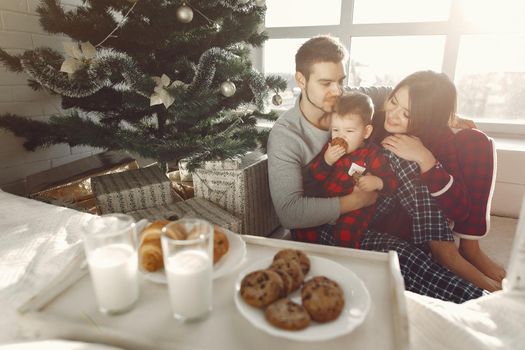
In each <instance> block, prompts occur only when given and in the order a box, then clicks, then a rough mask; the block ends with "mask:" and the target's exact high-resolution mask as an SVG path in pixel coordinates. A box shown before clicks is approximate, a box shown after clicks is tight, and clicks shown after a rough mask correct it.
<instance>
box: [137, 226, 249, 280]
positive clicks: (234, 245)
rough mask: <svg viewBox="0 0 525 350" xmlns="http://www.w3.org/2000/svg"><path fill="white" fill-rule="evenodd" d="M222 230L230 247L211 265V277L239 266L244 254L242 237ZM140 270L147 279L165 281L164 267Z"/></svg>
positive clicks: (244, 244)
mask: <svg viewBox="0 0 525 350" xmlns="http://www.w3.org/2000/svg"><path fill="white" fill-rule="evenodd" d="M222 230H223V231H224V233H225V234H226V237H227V238H228V243H229V244H230V248H229V250H228V253H226V255H224V256H223V257H222V258H221V260H219V261H218V262H217V263H216V264H215V265H213V279H216V278H219V277H222V276H224V275H226V274H228V273H230V272H232V271H233V270H235V268H236V267H237V266H239V264H240V263H241V262H242V260H243V259H244V256H245V255H246V243H244V241H243V240H242V238H241V237H240V236H239V235H238V234H236V233H233V232H232V231H230V230H227V229H225V228H222ZM141 272H142V276H143V277H144V278H145V279H147V280H148V281H151V282H155V283H162V284H166V283H167V280H166V273H165V272H164V269H161V270H157V271H155V272H148V271H144V270H141Z"/></svg>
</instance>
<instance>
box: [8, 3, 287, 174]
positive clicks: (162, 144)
mask: <svg viewBox="0 0 525 350" xmlns="http://www.w3.org/2000/svg"><path fill="white" fill-rule="evenodd" d="M37 11H38V13H39V15H40V23H41V25H42V27H43V28H44V29H45V30H46V31H47V32H49V33H54V34H62V33H63V34H65V35H67V36H69V37H70V38H71V39H72V40H71V41H67V42H65V43H64V49H65V54H62V53H60V52H57V51H55V50H52V49H50V48H46V47H41V48H36V49H34V50H29V51H25V52H24V53H22V54H18V55H9V54H8V53H7V52H6V51H4V50H2V49H0V62H3V64H4V65H5V66H7V67H8V69H10V70H12V71H16V72H25V73H27V74H28V76H29V77H30V79H29V84H30V86H31V87H32V88H33V89H45V90H47V91H48V92H50V93H52V94H59V95H60V96H61V98H62V99H61V101H62V109H63V112H61V113H59V114H57V115H53V116H51V117H50V118H49V121H47V122H42V121H37V120H31V119H28V118H25V117H23V116H17V115H12V114H4V115H0V127H2V128H4V129H7V130H10V131H12V132H13V133H14V134H15V135H17V136H21V137H24V138H25V139H26V142H25V143H24V147H25V148H26V149H27V150H35V149H36V148H39V147H46V146H49V145H52V144H58V143H67V144H69V145H70V146H77V145H88V146H93V147H99V148H103V149H107V150H126V151H129V152H131V153H132V154H133V153H134V154H138V155H140V156H142V157H145V158H153V159H155V160H157V161H159V164H166V162H168V161H178V160H180V159H182V158H189V160H190V163H189V168H190V169H192V168H193V167H194V166H196V165H197V164H199V163H200V162H202V161H205V160H217V159H226V158H231V157H234V156H236V155H239V154H243V153H245V152H246V151H249V150H251V149H254V148H256V147H258V146H262V147H264V146H265V141H264V140H265V138H266V137H267V132H266V133H265V132H264V131H258V130H257V128H256V121H257V119H258V118H265V119H275V115H274V114H273V113H272V112H269V113H265V110H266V109H267V108H265V102H266V101H267V98H268V97H269V96H270V93H273V94H274V99H273V100H274V101H275V100H279V95H278V93H279V91H281V90H284V89H285V88H286V83H285V81H284V80H282V79H281V78H279V77H276V76H267V77H265V76H264V75H262V74H261V73H259V72H257V71H256V70H255V69H254V68H253V67H252V63H251V61H250V58H249V55H250V50H251V48H252V47H259V46H261V45H262V43H263V42H264V41H265V40H266V39H267V35H266V33H264V32H261V31H260V27H261V23H262V22H263V20H264V14H265V11H266V7H265V3H264V0H185V1H182V0H84V1H83V4H82V6H79V7H78V8H76V9H75V10H72V11H65V10H64V9H63V8H62V7H61V4H60V0H42V1H41V3H40V6H39V7H38V9H37ZM275 97H277V98H275Z"/></svg>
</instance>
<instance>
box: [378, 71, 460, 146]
mask: <svg viewBox="0 0 525 350" xmlns="http://www.w3.org/2000/svg"><path fill="white" fill-rule="evenodd" d="M402 87H407V88H408V95H409V110H410V115H409V120H408V133H409V134H411V135H415V136H418V137H420V138H421V139H423V141H425V140H429V139H430V138H432V135H433V134H435V132H436V131H437V129H440V128H443V127H447V126H448V125H449V122H450V121H451V119H452V118H454V115H455V112H456V98H457V93H456V87H455V86H454V83H452V82H451V81H450V79H449V78H448V77H447V75H446V74H444V73H436V72H433V71H430V70H427V71H419V72H415V73H413V74H411V75H409V76H408V77H406V78H405V79H403V80H401V81H400V82H399V83H398V84H397V85H396V87H395V88H394V90H392V92H391V93H390V96H389V97H388V99H391V98H392V97H393V96H394V95H395V93H396V92H397V91H398V90H399V89H401V88H402Z"/></svg>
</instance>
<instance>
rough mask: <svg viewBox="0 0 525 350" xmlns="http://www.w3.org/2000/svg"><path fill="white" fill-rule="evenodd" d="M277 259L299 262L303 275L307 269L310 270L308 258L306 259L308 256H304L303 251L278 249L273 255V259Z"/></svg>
mask: <svg viewBox="0 0 525 350" xmlns="http://www.w3.org/2000/svg"><path fill="white" fill-rule="evenodd" d="M277 259H284V260H295V261H297V262H298V263H299V266H301V270H303V274H304V275H306V274H307V273H308V271H310V259H308V256H306V254H305V253H304V252H302V251H300V250H298V249H282V250H279V251H278V252H277V253H276V254H275V256H274V257H273V260H274V261H275V260H277Z"/></svg>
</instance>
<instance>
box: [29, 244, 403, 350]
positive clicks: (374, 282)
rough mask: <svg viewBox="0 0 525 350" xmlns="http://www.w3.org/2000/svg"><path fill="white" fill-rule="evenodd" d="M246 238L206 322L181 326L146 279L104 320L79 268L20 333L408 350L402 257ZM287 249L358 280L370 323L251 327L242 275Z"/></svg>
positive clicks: (231, 345) (42, 300)
mask: <svg viewBox="0 0 525 350" xmlns="http://www.w3.org/2000/svg"><path fill="white" fill-rule="evenodd" d="M242 237H243V239H244V240H245V241H246V243H247V255H246V259H245V260H244V262H243V263H242V264H241V265H240V266H239V267H238V269H237V270H236V271H234V272H233V273H232V274H230V275H228V276H224V277H223V278H220V279H217V280H214V282H213V283H214V299H213V312H212V313H211V315H210V316H209V317H208V318H207V319H206V320H204V321H201V322H198V323H190V324H181V323H179V322H177V321H175V320H174V319H173V318H172V317H171V311H170V304H169V298H168V292H167V286H165V285H159V284H154V283H151V282H148V281H142V284H141V296H140V299H139V301H138V303H137V305H136V307H135V308H134V309H133V310H132V311H130V312H128V313H126V314H124V315H120V316H105V315H102V314H100V313H99V312H98V311H97V307H96V302H95V299H94V295H93V291H92V286H91V282H90V279H89V275H88V274H87V269H86V268H83V269H82V268H81V267H80V265H81V263H80V262H79V263H78V264H76V265H71V266H69V268H68V269H67V271H65V273H64V274H62V275H61V276H60V278H58V279H56V280H55V281H53V282H51V283H50V285H49V286H48V287H47V288H45V289H44V290H42V291H41V292H40V293H39V294H38V295H36V296H35V297H34V298H33V299H31V300H30V301H29V302H27V303H26V304H24V305H23V306H22V307H21V308H20V309H19V313H20V327H21V329H22V332H23V334H24V335H25V336H27V337H33V338H63V339H71V340H81V341H89V342H95V343H102V344H109V345H113V346H119V347H122V348H126V349H130V350H133V349H137V350H138V349H141V350H142V349H229V350H235V349H239V350H244V349H250V350H258V349H261V350H268V349H283V348H284V349H287V350H294V349H297V350H299V349H301V350H308V349H312V350H314V349H315V350H317V349H319V348H321V347H322V348H324V349H330V350H332V349H345V350H348V349H408V343H409V340H408V339H409V338H408V318H407V313H406V305H405V299H404V294H403V282H402V277H401V274H400V272H399V263H398V260H397V254H396V253H394V252H390V253H388V254H387V253H378V252H368V251H361V250H354V249H347V248H337V247H327V246H320V245H315V244H305V243H299V242H292V241H285V240H276V239H269V238H263V237H255V236H242ZM282 248H296V249H302V250H304V251H305V252H306V253H307V254H310V255H316V256H320V257H324V258H328V259H332V260H333V261H335V262H338V263H340V264H341V265H343V266H345V267H347V268H349V269H350V270H352V271H353V272H354V273H355V274H357V275H358V276H359V278H361V279H362V280H363V282H364V283H365V285H366V287H367V289H368V291H369V292H370V296H371V299H372V305H371V308H370V311H369V313H368V316H367V318H366V320H365V321H364V323H363V324H362V325H361V326H359V327H358V328H357V329H355V330H353V331H352V332H351V333H349V334H347V335H344V336H341V337H338V338H336V339H332V340H328V341H322V342H300V341H293V340H287V339H282V338H277V337H274V336H271V335H268V334H267V333H265V332H263V331H261V330H259V329H257V328H255V327H253V326H252V325H251V324H250V323H249V322H247V321H246V319H245V318H244V317H243V316H242V315H241V314H240V313H239V311H238V310H237V308H236V307H235V304H234V298H233V295H234V290H235V281H236V279H237V276H238V274H239V271H241V270H242V269H243V268H244V267H246V266H248V265H249V264H250V262H252V261H254V260H257V259H261V258H265V257H269V256H273V254H275V252H276V251H277V250H279V249H282ZM79 260H80V259H79Z"/></svg>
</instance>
